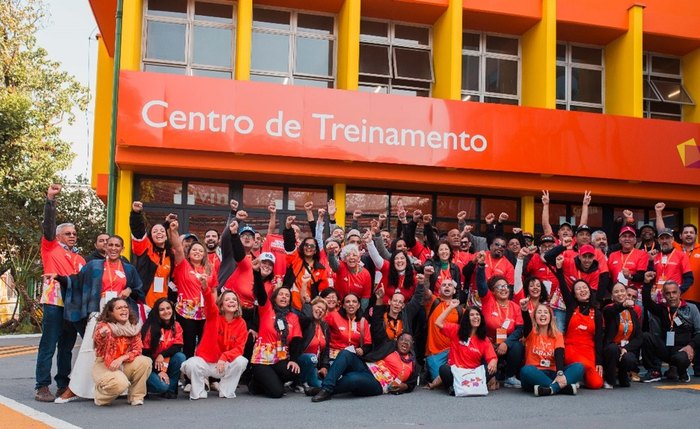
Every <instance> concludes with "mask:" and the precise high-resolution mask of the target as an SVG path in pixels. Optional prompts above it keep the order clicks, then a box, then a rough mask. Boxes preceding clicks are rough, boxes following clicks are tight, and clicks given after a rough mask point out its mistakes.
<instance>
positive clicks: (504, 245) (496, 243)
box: [492, 241, 506, 247]
mask: <svg viewBox="0 0 700 429" xmlns="http://www.w3.org/2000/svg"><path fill="white" fill-rule="evenodd" d="M492 246H494V247H506V243H501V242H500V241H497V242H494V243H492Z"/></svg>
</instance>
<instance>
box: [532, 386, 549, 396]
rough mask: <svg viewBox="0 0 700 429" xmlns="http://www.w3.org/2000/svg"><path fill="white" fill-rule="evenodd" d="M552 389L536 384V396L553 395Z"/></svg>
mask: <svg viewBox="0 0 700 429" xmlns="http://www.w3.org/2000/svg"><path fill="white" fill-rule="evenodd" d="M551 395H552V389H551V388H550V387H549V386H535V396H551Z"/></svg>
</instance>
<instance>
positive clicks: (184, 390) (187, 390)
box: [182, 383, 192, 393]
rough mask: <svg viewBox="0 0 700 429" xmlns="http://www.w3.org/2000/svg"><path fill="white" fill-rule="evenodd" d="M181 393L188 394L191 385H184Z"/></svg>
mask: <svg viewBox="0 0 700 429" xmlns="http://www.w3.org/2000/svg"><path fill="white" fill-rule="evenodd" d="M182 391H183V392H185V393H190V392H191V391H192V385H191V384H190V383H187V384H185V387H183V388H182Z"/></svg>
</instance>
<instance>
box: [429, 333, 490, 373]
mask: <svg viewBox="0 0 700 429" xmlns="http://www.w3.org/2000/svg"><path fill="white" fill-rule="evenodd" d="M440 331H441V332H442V334H444V335H445V336H446V337H448V338H449V339H450V351H449V353H448V354H447V363H448V364H450V365H455V366H457V367H459V368H466V369H474V368H477V367H478V366H479V365H482V364H483V363H484V361H486V362H490V361H491V360H493V359H496V358H497V357H496V352H495V351H494V350H493V346H492V345H491V342H490V341H489V340H488V338H485V339H483V340H481V339H479V337H477V336H476V335H472V336H471V337H469V340H468V341H467V342H464V341H460V339H459V336H458V335H457V333H458V332H459V325H458V324H456V323H445V324H444V325H443V326H442V329H441V330H440Z"/></svg>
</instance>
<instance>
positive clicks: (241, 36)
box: [235, 0, 253, 80]
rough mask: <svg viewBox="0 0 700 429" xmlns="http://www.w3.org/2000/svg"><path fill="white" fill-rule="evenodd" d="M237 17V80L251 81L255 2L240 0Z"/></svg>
mask: <svg viewBox="0 0 700 429" xmlns="http://www.w3.org/2000/svg"><path fill="white" fill-rule="evenodd" d="M237 12H238V13H237V16H236V21H237V22H236V73H235V76H236V80H249V79H250V52H251V47H252V41H251V40H252V35H253V0H238V11H237Z"/></svg>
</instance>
